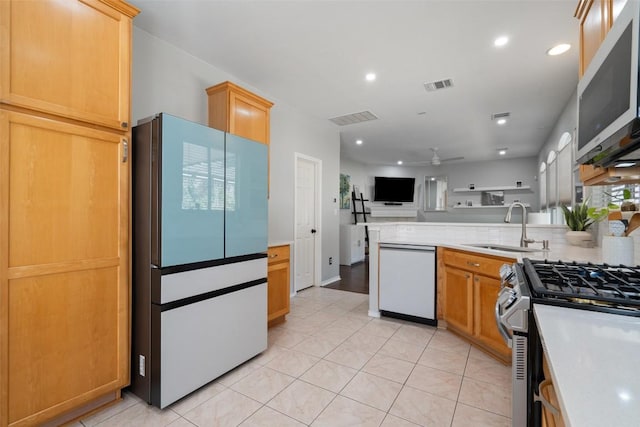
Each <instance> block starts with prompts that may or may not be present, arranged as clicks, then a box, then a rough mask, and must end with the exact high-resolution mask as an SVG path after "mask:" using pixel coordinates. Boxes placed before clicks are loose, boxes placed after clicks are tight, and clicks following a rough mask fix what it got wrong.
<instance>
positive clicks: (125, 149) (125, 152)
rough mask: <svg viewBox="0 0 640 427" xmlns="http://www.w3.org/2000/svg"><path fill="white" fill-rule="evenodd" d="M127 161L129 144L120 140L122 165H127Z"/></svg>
mask: <svg viewBox="0 0 640 427" xmlns="http://www.w3.org/2000/svg"><path fill="white" fill-rule="evenodd" d="M128 159H129V142H128V141H127V140H126V139H125V138H122V163H127V160H128Z"/></svg>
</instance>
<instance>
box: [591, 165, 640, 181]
mask: <svg viewBox="0 0 640 427" xmlns="http://www.w3.org/2000/svg"><path fill="white" fill-rule="evenodd" d="M580 181H582V183H583V184H584V185H611V184H637V183H640V167H632V168H614V167H611V168H601V167H598V166H593V165H580Z"/></svg>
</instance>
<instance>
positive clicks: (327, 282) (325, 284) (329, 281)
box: [320, 276, 340, 286]
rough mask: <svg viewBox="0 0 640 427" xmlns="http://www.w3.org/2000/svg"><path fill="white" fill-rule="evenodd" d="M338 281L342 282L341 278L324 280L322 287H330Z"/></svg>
mask: <svg viewBox="0 0 640 427" xmlns="http://www.w3.org/2000/svg"><path fill="white" fill-rule="evenodd" d="M338 280H340V276H334V277H332V278H330V279H327V280H323V281H322V283H320V286H327V285H330V284H332V283H335V282H337V281H338Z"/></svg>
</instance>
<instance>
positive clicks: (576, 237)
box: [565, 231, 593, 247]
mask: <svg viewBox="0 0 640 427" xmlns="http://www.w3.org/2000/svg"><path fill="white" fill-rule="evenodd" d="M565 236H566V237H567V242H569V244H570V245H573V246H583V247H589V246H593V236H592V235H591V233H589V232H588V231H567V234H565Z"/></svg>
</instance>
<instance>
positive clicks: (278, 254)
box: [267, 245, 289, 264]
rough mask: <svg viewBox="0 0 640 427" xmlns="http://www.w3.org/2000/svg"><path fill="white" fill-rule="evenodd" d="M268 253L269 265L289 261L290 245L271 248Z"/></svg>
mask: <svg viewBox="0 0 640 427" xmlns="http://www.w3.org/2000/svg"><path fill="white" fill-rule="evenodd" d="M267 253H268V254H269V258H268V259H269V264H273V263H276V262H283V261H288V260H289V245H282V246H270V247H269V250H268V252H267Z"/></svg>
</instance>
